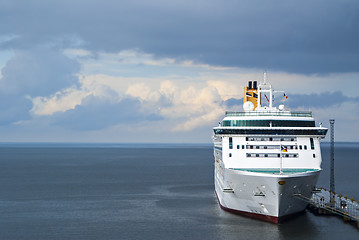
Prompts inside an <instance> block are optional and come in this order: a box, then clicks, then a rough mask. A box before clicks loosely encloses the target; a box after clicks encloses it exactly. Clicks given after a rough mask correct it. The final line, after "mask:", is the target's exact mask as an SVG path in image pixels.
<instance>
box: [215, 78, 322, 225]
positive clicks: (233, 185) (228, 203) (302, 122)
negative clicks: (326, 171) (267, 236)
mask: <svg viewBox="0 0 359 240" xmlns="http://www.w3.org/2000/svg"><path fill="white" fill-rule="evenodd" d="M274 96H276V99H277V98H279V97H282V98H283V99H284V100H285V99H286V98H287V96H286V95H285V93H284V92H283V91H274V90H273V89H272V85H271V84H270V83H268V82H267V80H266V75H264V80H263V82H261V83H259V84H257V81H249V82H248V86H246V87H245V88H244V104H243V112H226V114H225V117H224V119H223V120H222V121H221V122H220V123H219V126H217V127H214V128H213V131H214V135H213V142H214V159H215V168H214V181H215V192H216V195H217V199H218V202H219V205H220V206H221V208H222V209H224V210H226V211H229V212H233V213H239V214H243V215H246V216H249V217H253V218H257V219H261V220H265V221H269V222H273V223H280V222H282V221H283V220H285V219H288V218H291V217H293V216H295V215H296V214H298V213H300V212H303V211H304V210H305V208H306V206H307V203H306V202H304V201H303V200H301V199H300V198H297V197H296V195H298V194H300V195H301V196H302V197H308V198H310V197H311V195H312V190H313V189H314V187H315V185H316V182H317V179H318V176H319V173H320V172H321V170H322V169H321V162H322V156H321V151H320V140H321V139H322V138H324V137H325V135H326V133H327V131H328V129H327V128H325V127H322V126H321V124H319V126H316V124H315V120H314V118H313V116H312V112H309V111H308V112H307V111H300V112H299V111H289V110H286V109H285V107H284V105H279V106H278V108H277V107H275V106H273V98H274Z"/></svg>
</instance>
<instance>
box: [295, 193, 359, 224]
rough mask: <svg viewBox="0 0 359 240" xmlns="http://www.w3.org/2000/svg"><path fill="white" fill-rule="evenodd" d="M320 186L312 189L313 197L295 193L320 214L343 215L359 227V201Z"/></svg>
mask: <svg viewBox="0 0 359 240" xmlns="http://www.w3.org/2000/svg"><path fill="white" fill-rule="evenodd" d="M331 193H332V192H331V191H330V190H328V189H326V188H323V187H320V188H315V189H314V190H313V191H312V197H311V198H308V197H305V196H303V195H301V194H300V193H297V194H294V197H297V198H299V199H301V200H303V201H306V202H307V203H309V205H308V209H309V210H310V211H312V212H314V213H316V214H319V215H330V214H335V215H337V216H341V217H343V220H344V221H346V222H352V223H354V224H355V225H356V226H357V227H358V228H359V201H355V200H354V199H353V198H348V197H347V196H343V195H341V194H338V193H336V192H334V193H332V196H334V197H332V198H331Z"/></svg>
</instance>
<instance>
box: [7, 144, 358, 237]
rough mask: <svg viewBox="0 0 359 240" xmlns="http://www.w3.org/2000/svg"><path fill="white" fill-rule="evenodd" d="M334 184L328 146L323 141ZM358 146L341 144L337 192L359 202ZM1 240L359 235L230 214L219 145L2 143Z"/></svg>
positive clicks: (308, 222)
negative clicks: (224, 204) (219, 186)
mask: <svg viewBox="0 0 359 240" xmlns="http://www.w3.org/2000/svg"><path fill="white" fill-rule="evenodd" d="M322 154H323V168H324V171H323V173H322V175H321V177H320V179H319V183H318V186H326V187H329V144H322ZM358 156H359V143H336V149H335V161H336V162H335V164H336V169H335V174H336V175H335V179H336V190H337V191H338V192H341V193H343V194H347V195H348V196H350V197H354V198H355V199H359V191H358V189H359V188H358V184H359V164H358V161H359V159H358ZM0 239H62V240H63V239H171V240H175V239H250V240H253V239H301V240H302V239H326V240H328V239H359V231H358V230H357V228H355V227H354V226H352V225H350V224H345V223H343V221H342V220H341V219H340V218H337V217H323V216H315V215H313V214H312V213H310V212H306V213H304V214H302V215H300V216H298V217H297V218H295V219H293V220H291V221H289V222H286V223H283V224H281V225H275V224H271V223H266V222H261V221H257V220H253V219H249V218H245V217H242V216H238V215H233V214H230V213H227V212H224V211H222V210H221V209H220V208H219V206H218V204H217V200H216V197H215V194H214V186H213V152H212V146H211V145H161V144H159V145H144V144H142V145H136V144H133V145H131V144H125V145H122V144H1V145H0Z"/></svg>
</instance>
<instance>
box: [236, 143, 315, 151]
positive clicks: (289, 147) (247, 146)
mask: <svg viewBox="0 0 359 240" xmlns="http://www.w3.org/2000/svg"><path fill="white" fill-rule="evenodd" d="M245 146H246V147H245ZM283 147H287V149H295V150H297V149H298V146H297V145H288V146H285V145H283ZM229 149H233V145H231V144H230V145H229ZM237 149H241V147H240V145H237ZM242 149H280V146H279V145H268V146H266V145H242ZM302 149H304V150H307V145H303V146H302V145H299V150H302ZM312 149H314V147H313V148H312Z"/></svg>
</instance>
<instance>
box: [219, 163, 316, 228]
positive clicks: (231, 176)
mask: <svg viewBox="0 0 359 240" xmlns="http://www.w3.org/2000/svg"><path fill="white" fill-rule="evenodd" d="M319 173H320V170H317V171H309V172H304V173H298V174H288V175H285V174H282V175H279V174H268V173H256V172H248V171H241V170H235V169H224V176H225V179H226V180H225V182H226V183H227V185H226V186H225V185H223V180H221V178H223V177H222V176H221V175H220V174H218V173H217V170H215V192H216V195H217V199H218V202H219V205H220V206H221V208H222V209H223V210H226V211H228V212H232V213H236V214H241V215H244V216H248V217H252V218H256V219H260V220H264V221H268V222H273V223H280V222H282V221H284V220H287V219H289V218H291V217H292V216H295V215H297V214H298V213H301V212H303V211H304V210H305V208H306V206H307V203H306V202H304V201H303V200H301V199H299V198H297V197H295V194H301V195H302V196H305V197H310V196H311V194H312V189H313V188H314V186H315V184H316V182H317V179H318V176H319Z"/></svg>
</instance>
